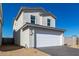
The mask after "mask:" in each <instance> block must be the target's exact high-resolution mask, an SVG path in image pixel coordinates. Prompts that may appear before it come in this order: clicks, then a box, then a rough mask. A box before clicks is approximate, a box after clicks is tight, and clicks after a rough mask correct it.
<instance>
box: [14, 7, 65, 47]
mask: <svg viewBox="0 0 79 59" xmlns="http://www.w3.org/2000/svg"><path fill="white" fill-rule="evenodd" d="M55 21H56V17H55V16H54V15H53V14H51V13H49V12H48V11H46V10H44V9H43V8H26V7H23V8H21V9H20V11H19V13H18V15H17V16H16V18H15V20H14V24H13V31H14V39H15V44H17V45H20V46H24V47H26V48H30V47H32V48H34V47H36V48H38V47H49V46H61V45H63V44H64V43H63V42H64V36H63V34H64V30H62V29H58V28H56V27H55V26H56V25H55Z"/></svg>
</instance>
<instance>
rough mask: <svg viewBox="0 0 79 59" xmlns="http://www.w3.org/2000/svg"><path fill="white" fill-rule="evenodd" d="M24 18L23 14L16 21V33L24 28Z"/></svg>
mask: <svg viewBox="0 0 79 59" xmlns="http://www.w3.org/2000/svg"><path fill="white" fill-rule="evenodd" d="M23 18H24V13H23V12H22V13H21V15H20V16H19V18H18V19H17V20H16V21H15V24H14V27H15V28H16V31H18V30H19V29H20V28H21V27H22V26H23Z"/></svg>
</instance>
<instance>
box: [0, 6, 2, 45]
mask: <svg viewBox="0 0 79 59" xmlns="http://www.w3.org/2000/svg"><path fill="white" fill-rule="evenodd" d="M1 45H2V4H0V46H1Z"/></svg>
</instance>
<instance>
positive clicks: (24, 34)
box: [20, 29, 30, 48]
mask: <svg viewBox="0 0 79 59" xmlns="http://www.w3.org/2000/svg"><path fill="white" fill-rule="evenodd" d="M29 31H30V30H29V29H26V30H24V31H23V30H22V29H21V36H20V45H21V46H24V47H26V48H29V47H30V46H29V43H30V42H29V39H30V38H29Z"/></svg>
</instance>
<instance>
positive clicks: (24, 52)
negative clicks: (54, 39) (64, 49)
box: [0, 46, 48, 56]
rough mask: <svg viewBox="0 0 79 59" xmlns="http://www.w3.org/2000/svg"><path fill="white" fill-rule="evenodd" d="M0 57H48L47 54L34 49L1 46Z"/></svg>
mask: <svg viewBox="0 0 79 59" xmlns="http://www.w3.org/2000/svg"><path fill="white" fill-rule="evenodd" d="M0 56H48V54H46V53H44V52H42V51H40V50H38V49H34V48H23V47H18V46H7V47H6V46H2V47H1V48H0Z"/></svg>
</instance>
